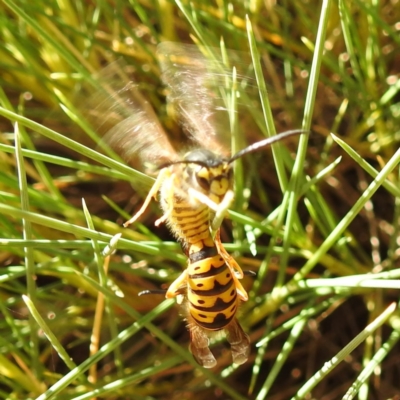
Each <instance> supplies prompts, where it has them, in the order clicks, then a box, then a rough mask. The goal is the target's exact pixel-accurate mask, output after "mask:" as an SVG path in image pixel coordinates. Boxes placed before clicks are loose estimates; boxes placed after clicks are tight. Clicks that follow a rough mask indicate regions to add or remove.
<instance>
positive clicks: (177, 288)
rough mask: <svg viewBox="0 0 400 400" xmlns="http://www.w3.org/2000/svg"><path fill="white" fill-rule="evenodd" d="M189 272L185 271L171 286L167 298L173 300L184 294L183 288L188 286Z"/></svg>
mask: <svg viewBox="0 0 400 400" xmlns="http://www.w3.org/2000/svg"><path fill="white" fill-rule="evenodd" d="M186 282H187V270H185V271H183V272H182V273H181V274H180V275H179V276H178V277H177V278H176V279H175V280H174V281H173V282H172V283H171V285H170V286H169V288H168V290H167V293H166V294H165V297H166V298H167V299H171V298H172V297H176V296H178V295H180V294H182V286H186Z"/></svg>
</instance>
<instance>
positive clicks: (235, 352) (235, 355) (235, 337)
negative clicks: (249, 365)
mask: <svg viewBox="0 0 400 400" xmlns="http://www.w3.org/2000/svg"><path fill="white" fill-rule="evenodd" d="M225 333H226V338H227V340H228V342H229V343H230V345H231V351H232V359H233V362H234V363H235V364H239V365H240V364H243V363H245V362H246V361H247V359H248V358H249V354H250V338H249V335H247V334H246V333H245V332H244V330H243V328H242V327H241V326H240V324H239V322H238V321H237V320H236V319H233V321H232V322H231V323H230V324H229V325H228V326H227V327H226V328H225Z"/></svg>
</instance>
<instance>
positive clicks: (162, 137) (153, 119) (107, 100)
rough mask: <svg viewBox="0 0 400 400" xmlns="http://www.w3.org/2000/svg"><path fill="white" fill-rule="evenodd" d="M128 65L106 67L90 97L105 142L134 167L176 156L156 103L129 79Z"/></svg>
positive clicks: (99, 130) (90, 104)
mask: <svg viewBox="0 0 400 400" xmlns="http://www.w3.org/2000/svg"><path fill="white" fill-rule="evenodd" d="M124 67H125V66H124V65H123V63H121V62H120V61H118V62H115V63H113V64H111V65H109V66H108V67H106V68H105V69H104V70H102V71H101V73H100V74H99V76H98V78H97V81H98V82H99V87H98V88H97V91H96V93H95V94H94V95H92V96H90V97H89V98H88V100H87V105H86V107H87V106H88V105H89V108H90V119H91V120H92V122H93V125H94V128H95V130H96V132H98V133H99V134H100V136H102V140H101V142H102V143H101V144H104V143H105V144H106V145H108V146H110V147H111V148H112V149H113V150H114V151H115V152H116V153H117V154H118V155H119V156H121V157H122V158H123V159H124V160H125V161H126V162H127V163H129V164H131V165H132V166H134V167H139V166H140V165H142V166H143V165H144V166H145V167H149V166H150V165H149V164H151V165H152V166H157V165H161V164H164V163H166V162H169V161H173V160H176V159H177V153H176V151H175V150H174V148H173V147H172V146H171V144H170V142H169V140H168V137H167V135H166V133H165V131H164V129H163V128H162V126H161V124H160V123H159V121H158V118H157V116H156V114H155V112H154V110H153V108H152V106H151V105H150V103H149V102H148V101H147V100H146V99H145V98H144V96H143V95H142V93H141V92H140V90H139V87H138V86H139V85H138V84H137V83H135V82H133V81H132V80H129V78H128V77H127V75H126V73H125V72H124Z"/></svg>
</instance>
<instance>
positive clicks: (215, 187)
mask: <svg viewBox="0 0 400 400" xmlns="http://www.w3.org/2000/svg"><path fill="white" fill-rule="evenodd" d="M184 164H185V168H184V177H185V181H186V183H187V184H188V185H189V186H190V187H192V188H193V189H195V190H197V191H199V192H201V193H203V194H205V195H206V196H208V197H209V198H210V199H211V200H212V201H214V202H215V203H217V204H219V203H220V202H221V200H222V199H223V197H224V196H225V194H226V192H227V191H228V190H229V189H231V188H232V176H233V175H232V165H231V164H230V163H229V160H228V159H225V158H223V157H221V156H219V155H217V154H215V153H213V152H212V151H210V150H206V149H196V150H193V151H190V152H189V153H186V154H185V156H184Z"/></svg>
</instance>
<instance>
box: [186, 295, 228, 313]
mask: <svg viewBox="0 0 400 400" xmlns="http://www.w3.org/2000/svg"><path fill="white" fill-rule="evenodd" d="M235 302H236V296H235V297H234V298H233V299H232V300H231V301H229V302H228V303H225V302H224V301H223V300H222V299H221V298H220V297H218V299H217V301H216V302H215V304H214V305H213V306H211V307H201V306H198V305H196V304H193V303H192V302H190V306H191V307H193V308H195V309H196V310H199V311H206V312H217V311H224V310H228V308H229V307H230V306H231V305H232V304H235ZM235 307H236V304H235V306H234V307H232V309H231V310H229V311H230V312H232V310H234V309H235Z"/></svg>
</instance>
